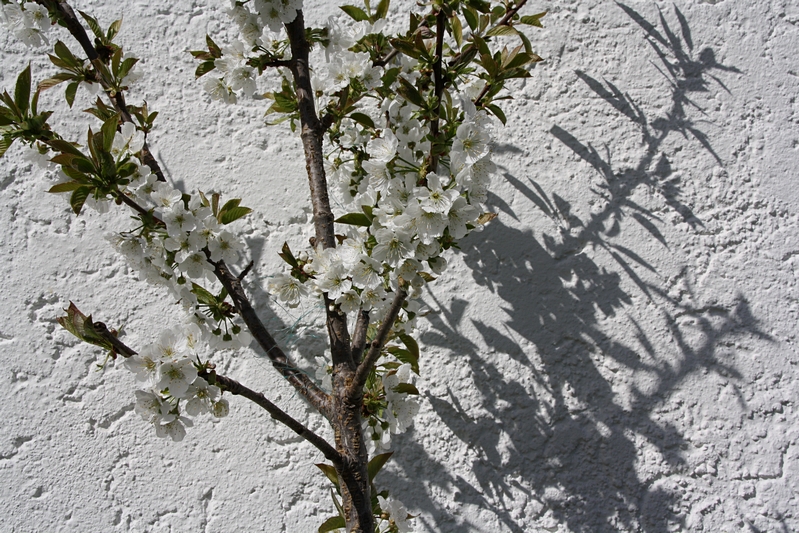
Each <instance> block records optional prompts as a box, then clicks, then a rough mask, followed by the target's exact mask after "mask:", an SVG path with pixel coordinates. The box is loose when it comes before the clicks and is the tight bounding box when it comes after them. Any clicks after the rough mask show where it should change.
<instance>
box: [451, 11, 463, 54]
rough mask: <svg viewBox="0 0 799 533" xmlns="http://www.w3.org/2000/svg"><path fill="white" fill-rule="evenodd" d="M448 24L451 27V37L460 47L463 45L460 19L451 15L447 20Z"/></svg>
mask: <svg viewBox="0 0 799 533" xmlns="http://www.w3.org/2000/svg"><path fill="white" fill-rule="evenodd" d="M449 23H450V25H451V26H452V36H453V37H455V43H456V44H457V45H458V47H460V46H461V45H462V44H463V25H462V24H461V19H460V18H458V15H453V16H452V18H451V19H449Z"/></svg>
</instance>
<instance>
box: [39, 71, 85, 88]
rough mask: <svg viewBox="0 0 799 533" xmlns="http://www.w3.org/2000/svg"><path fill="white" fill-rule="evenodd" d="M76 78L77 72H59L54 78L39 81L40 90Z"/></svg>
mask: <svg viewBox="0 0 799 533" xmlns="http://www.w3.org/2000/svg"><path fill="white" fill-rule="evenodd" d="M75 78H76V76H75V74H70V73H69V72H59V73H58V74H56V75H55V76H53V77H52V78H47V79H46V80H42V81H40V82H39V85H38V87H39V90H40V91H44V90H47V89H50V88H52V87H55V86H56V85H58V84H59V83H63V82H65V81H69V80H74V79H75Z"/></svg>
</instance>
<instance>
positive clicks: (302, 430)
mask: <svg viewBox="0 0 799 533" xmlns="http://www.w3.org/2000/svg"><path fill="white" fill-rule="evenodd" d="M93 325H94V332H95V333H96V334H97V335H99V336H100V337H102V338H103V339H104V340H106V341H108V342H109V343H110V344H111V345H113V346H114V349H115V351H116V352H117V353H118V354H120V355H122V356H123V357H126V358H127V357H132V356H134V355H137V352H136V351H134V350H133V349H132V348H130V347H129V346H127V345H126V344H125V343H123V342H122V341H121V340H119V339H118V338H117V337H116V335H114V334H113V333H111V331H109V329H108V327H107V326H106V325H105V324H103V323H102V322H94V323H93ZM198 377H201V378H203V379H204V380H205V381H207V382H208V383H209V384H211V385H218V386H219V388H221V389H222V390H225V391H228V392H229V393H231V394H235V395H238V396H243V397H245V398H247V399H248V400H250V401H252V402H254V403H256V404H257V405H259V406H261V407H263V408H264V409H265V410H266V411H267V412H268V413H269V415H270V416H271V417H272V418H274V419H275V420H277V421H278V422H280V423H281V424H283V425H285V426H287V427H288V428H289V429H290V430H292V431H293V432H295V433H296V434H297V435H299V436H300V437H302V438H304V439H305V440H307V441H308V442H310V443H311V444H313V445H314V446H315V447H316V448H317V449H318V450H319V451H321V452H322V454H324V456H325V458H327V459H328V460H330V461H332V462H333V464H334V465H336V466H339V465H341V464H342V459H341V454H339V453H338V452H337V451H336V450H335V448H333V447H332V446H331V445H330V444H328V442H327V441H326V440H325V439H323V438H322V437H320V436H319V435H317V434H316V433H314V432H313V431H311V430H310V429H308V428H307V427H305V426H304V425H303V424H302V423H301V422H299V421H297V420H296V419H295V418H293V417H292V416H291V415H289V414H288V413H286V412H285V411H283V410H282V409H281V408H280V407H278V406H277V405H275V404H274V403H272V402H271V401H269V399H267V397H266V396H264V395H263V394H262V393H260V392H255V391H254V390H252V389H250V388H248V387H245V386H244V385H242V384H241V383H239V382H238V381H236V380H234V379H231V378H229V377H225V376H220V375H218V374H217V373H216V372H213V371H211V372H208V371H207V370H206V371H203V372H200V373H199V374H198Z"/></svg>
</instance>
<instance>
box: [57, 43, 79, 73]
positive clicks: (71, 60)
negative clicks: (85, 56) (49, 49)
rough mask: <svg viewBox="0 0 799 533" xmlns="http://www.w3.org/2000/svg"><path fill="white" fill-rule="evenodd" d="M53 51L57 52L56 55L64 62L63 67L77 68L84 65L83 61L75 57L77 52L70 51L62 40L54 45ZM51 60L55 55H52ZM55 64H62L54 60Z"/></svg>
mask: <svg viewBox="0 0 799 533" xmlns="http://www.w3.org/2000/svg"><path fill="white" fill-rule="evenodd" d="M53 51H54V52H55V55H57V56H58V58H59V59H61V61H62V62H63V63H64V65H63V68H68V69H75V68H79V67H81V66H82V65H83V64H82V62H81V61H79V60H78V58H77V57H75V54H73V53H72V52H71V51H70V49H69V47H68V46H67V45H65V44H64V43H62V42H61V41H56V43H55V45H53ZM50 60H51V61H53V56H50ZM53 64H55V65H56V66H62V65H59V64H58V63H56V62H55V61H53Z"/></svg>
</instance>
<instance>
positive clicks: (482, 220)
mask: <svg viewBox="0 0 799 533" xmlns="http://www.w3.org/2000/svg"><path fill="white" fill-rule="evenodd" d="M495 218H497V214H496V213H483V214H482V215H480V216H479V217H477V223H478V224H482V225H484V224H488V223H489V222H491V221H492V220H494V219H495Z"/></svg>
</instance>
